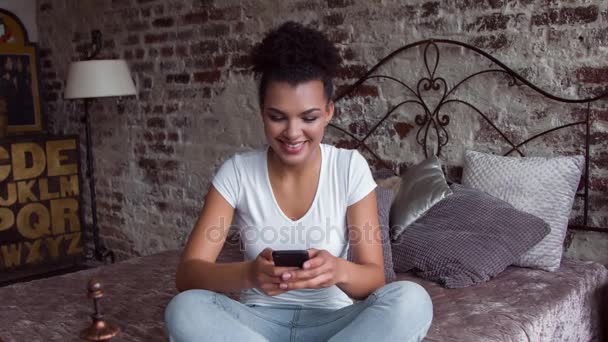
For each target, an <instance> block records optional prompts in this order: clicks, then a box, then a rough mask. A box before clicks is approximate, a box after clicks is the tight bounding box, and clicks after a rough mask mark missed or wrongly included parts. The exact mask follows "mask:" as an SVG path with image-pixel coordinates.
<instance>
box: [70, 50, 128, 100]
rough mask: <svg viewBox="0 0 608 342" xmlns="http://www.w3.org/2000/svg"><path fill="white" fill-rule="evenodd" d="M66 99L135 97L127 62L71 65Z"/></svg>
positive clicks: (107, 61) (81, 62)
mask: <svg viewBox="0 0 608 342" xmlns="http://www.w3.org/2000/svg"><path fill="white" fill-rule="evenodd" d="M66 83H67V84H66V87H65V92H64V97H65V98H66V99H83V98H89V97H108V96H126V95H135V94H136V93H137V91H136V90H135V85H134V84H133V79H132V78H131V73H130V72H129V66H128V65H127V62H125V61H124V60H121V59H105V60H90V61H80V62H74V63H72V64H70V69H69V70H68V79H67V82H66Z"/></svg>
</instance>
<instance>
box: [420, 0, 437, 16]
mask: <svg viewBox="0 0 608 342" xmlns="http://www.w3.org/2000/svg"><path fill="white" fill-rule="evenodd" d="M437 14H439V2H436V1H435V2H427V3H425V4H423V5H422V13H421V14H420V16H421V17H422V18H426V17H430V16H433V15H437Z"/></svg>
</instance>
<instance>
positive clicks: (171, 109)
mask: <svg viewBox="0 0 608 342" xmlns="http://www.w3.org/2000/svg"><path fill="white" fill-rule="evenodd" d="M178 109H179V104H177V103H169V104H166V105H165V114H171V113H175V112H177V110H178Z"/></svg>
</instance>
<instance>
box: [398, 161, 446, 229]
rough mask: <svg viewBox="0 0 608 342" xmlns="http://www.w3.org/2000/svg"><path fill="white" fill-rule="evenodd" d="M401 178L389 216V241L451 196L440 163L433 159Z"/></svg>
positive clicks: (415, 167) (412, 168) (408, 170)
mask: <svg viewBox="0 0 608 342" xmlns="http://www.w3.org/2000/svg"><path fill="white" fill-rule="evenodd" d="M401 178H402V181H401V186H400V188H399V192H397V195H395V200H394V201H393V205H392V207H391V212H390V220H389V221H390V225H391V239H393V240H396V239H397V238H398V237H399V235H400V234H401V233H403V231H404V230H405V229H406V228H407V226H409V225H410V224H411V223H412V222H414V221H416V220H417V219H418V218H419V217H420V216H422V215H424V213H425V212H426V211H427V210H429V209H430V208H431V207H432V206H433V205H435V203H437V202H439V201H441V200H442V199H444V198H445V197H447V196H449V195H450V194H451V193H452V190H450V187H449V186H448V184H447V182H446V181H445V177H444V175H443V171H442V170H441V163H440V162H439V159H438V158H437V157H435V156H432V157H430V158H428V159H426V160H424V161H422V162H421V163H420V164H418V165H416V166H413V167H411V168H409V169H407V171H406V172H405V173H404V174H403V175H402V177H401Z"/></svg>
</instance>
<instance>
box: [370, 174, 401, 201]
mask: <svg viewBox="0 0 608 342" xmlns="http://www.w3.org/2000/svg"><path fill="white" fill-rule="evenodd" d="M376 184H378V186H379V187H381V188H384V189H387V190H392V191H393V194H396V193H397V192H398V191H399V188H400V187H401V177H399V176H392V177H388V178H382V179H376ZM393 201H394V198H393Z"/></svg>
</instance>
